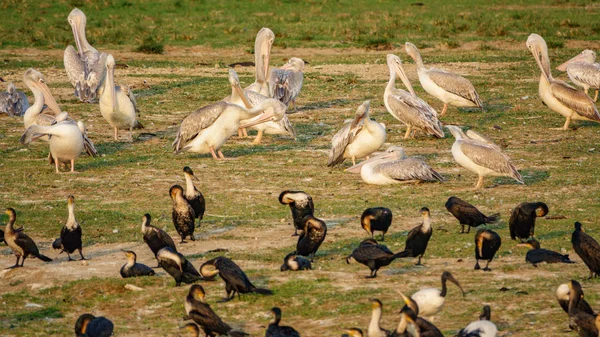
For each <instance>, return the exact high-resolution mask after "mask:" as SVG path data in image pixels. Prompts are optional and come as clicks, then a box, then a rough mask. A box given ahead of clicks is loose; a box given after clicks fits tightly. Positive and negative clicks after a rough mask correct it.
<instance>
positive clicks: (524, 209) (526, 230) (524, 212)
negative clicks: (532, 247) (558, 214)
mask: <svg viewBox="0 0 600 337" xmlns="http://www.w3.org/2000/svg"><path fill="white" fill-rule="evenodd" d="M546 214H548V206H546V204H544V203H543V202H524V203H521V204H519V205H518V206H517V207H515V209H514V210H513V211H512V214H511V215H510V220H508V227H509V228H510V237H511V239H513V240H516V239H517V238H518V239H519V240H520V241H521V242H523V241H524V240H527V239H529V238H530V237H531V238H533V234H534V231H535V218H537V217H541V216H545V215H546Z"/></svg>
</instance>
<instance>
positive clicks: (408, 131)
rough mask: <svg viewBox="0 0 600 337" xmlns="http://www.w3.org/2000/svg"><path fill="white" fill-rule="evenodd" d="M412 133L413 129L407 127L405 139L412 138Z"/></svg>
mask: <svg viewBox="0 0 600 337" xmlns="http://www.w3.org/2000/svg"><path fill="white" fill-rule="evenodd" d="M411 131H412V127H411V126H410V125H407V126H406V133H405V134H404V139H408V136H410V132H411Z"/></svg>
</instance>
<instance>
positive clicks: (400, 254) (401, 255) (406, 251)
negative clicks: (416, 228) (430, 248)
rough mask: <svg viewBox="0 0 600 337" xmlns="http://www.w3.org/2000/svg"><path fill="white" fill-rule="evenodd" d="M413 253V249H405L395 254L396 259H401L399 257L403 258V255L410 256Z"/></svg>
mask: <svg viewBox="0 0 600 337" xmlns="http://www.w3.org/2000/svg"><path fill="white" fill-rule="evenodd" d="M411 254H412V250H410V249H405V250H403V251H401V252H400V253H396V254H394V259H399V258H403V257H410V255H411Z"/></svg>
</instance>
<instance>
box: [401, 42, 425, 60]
mask: <svg viewBox="0 0 600 337" xmlns="http://www.w3.org/2000/svg"><path fill="white" fill-rule="evenodd" d="M404 49H405V50H406V53H407V54H408V56H410V57H411V58H412V59H413V61H415V62H417V60H420V59H421V53H420V52H419V49H418V48H417V46H415V45H414V44H412V43H410V42H406V43H405V44H404Z"/></svg>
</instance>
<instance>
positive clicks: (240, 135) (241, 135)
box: [238, 129, 244, 138]
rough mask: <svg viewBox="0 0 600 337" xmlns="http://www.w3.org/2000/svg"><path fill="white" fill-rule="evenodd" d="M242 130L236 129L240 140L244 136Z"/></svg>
mask: <svg viewBox="0 0 600 337" xmlns="http://www.w3.org/2000/svg"><path fill="white" fill-rule="evenodd" d="M243 130H244V129H238V137H240V138H242V137H243V136H244V132H243Z"/></svg>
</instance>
